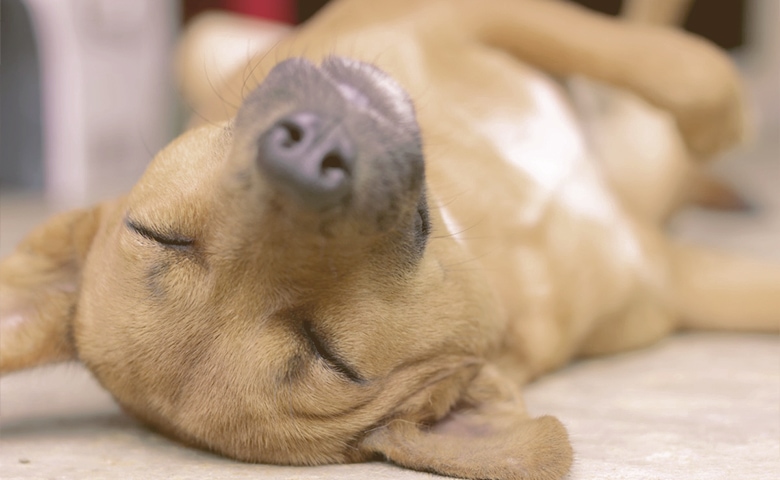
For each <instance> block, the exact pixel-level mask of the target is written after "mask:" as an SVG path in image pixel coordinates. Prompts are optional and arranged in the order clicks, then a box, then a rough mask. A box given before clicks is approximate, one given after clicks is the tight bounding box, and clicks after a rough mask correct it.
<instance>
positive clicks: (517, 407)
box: [361, 367, 572, 480]
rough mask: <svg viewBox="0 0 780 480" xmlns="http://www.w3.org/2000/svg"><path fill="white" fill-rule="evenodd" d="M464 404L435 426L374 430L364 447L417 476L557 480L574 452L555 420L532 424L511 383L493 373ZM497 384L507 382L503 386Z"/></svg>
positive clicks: (397, 423) (401, 424)
mask: <svg viewBox="0 0 780 480" xmlns="http://www.w3.org/2000/svg"><path fill="white" fill-rule="evenodd" d="M486 368H488V370H487V371H485V369H483V373H482V374H480V376H479V377H478V378H477V379H476V380H475V381H474V383H473V384H472V386H471V388H470V389H469V392H468V393H467V395H466V398H464V400H463V404H462V405H461V406H459V407H457V408H455V409H454V410H453V411H452V412H450V413H449V414H448V415H447V416H445V417H444V418H442V419H441V420H439V421H437V422H435V423H434V424H433V425H421V424H416V423H414V422H409V421H406V420H402V419H398V420H392V421H390V422H389V423H388V424H386V425H384V426H381V427H379V428H377V429H375V430H372V431H371V432H370V433H369V434H368V435H367V436H366V437H365V438H364V439H363V441H362V443H361V447H362V448H364V449H366V450H368V451H372V452H376V453H380V454H382V455H384V456H385V457H386V458H387V459H388V460H390V461H392V462H394V463H397V464H399V465H402V466H404V467H407V468H412V469H415V470H422V471H427V472H435V473H438V474H442V475H450V476H456V477H462V478H473V479H496V480H521V479H523V480H526V479H527V480H530V479H534V480H546V479H549V480H553V479H555V480H558V479H560V478H562V477H563V476H564V475H566V473H567V472H568V471H569V468H570V467H571V463H572V449H571V445H570V444H569V439H568V435H567V433H566V429H565V428H564V427H563V425H562V424H561V422H559V421H558V420H557V419H556V418H554V417H549V416H545V417H540V418H536V419H532V418H529V417H528V415H527V414H526V413H525V409H524V407H523V405H522V402H521V401H520V400H519V398H518V397H514V396H508V395H506V394H505V393H506V391H507V387H506V385H507V384H509V380H508V379H507V380H505V379H503V378H501V376H500V375H498V373H497V372H496V371H495V370H493V369H492V368H490V367H486ZM495 382H506V383H504V384H499V383H495Z"/></svg>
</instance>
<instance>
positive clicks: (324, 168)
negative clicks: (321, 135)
mask: <svg viewBox="0 0 780 480" xmlns="http://www.w3.org/2000/svg"><path fill="white" fill-rule="evenodd" d="M335 170H340V171H342V172H344V173H345V174H346V175H349V173H350V172H349V166H348V165H347V161H346V160H345V159H344V157H343V155H342V154H341V153H340V152H330V153H328V154H327V155H326V156H325V158H323V159H322V164H321V165H320V173H321V174H322V175H327V174H328V172H329V171H335Z"/></svg>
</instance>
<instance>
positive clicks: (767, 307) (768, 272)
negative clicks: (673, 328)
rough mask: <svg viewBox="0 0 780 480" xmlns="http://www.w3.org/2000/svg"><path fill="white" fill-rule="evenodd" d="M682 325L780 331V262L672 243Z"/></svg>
mask: <svg viewBox="0 0 780 480" xmlns="http://www.w3.org/2000/svg"><path fill="white" fill-rule="evenodd" d="M672 265H673V268H674V284H673V289H674V290H673V291H674V295H675V297H676V303H677V307H678V308H679V312H680V315H681V322H682V323H681V326H682V328H690V329H706V330H733V331H752V332H780V265H777V264H771V263H768V262H761V261H758V260H755V259H750V258H745V257H742V256H738V255H735V254H727V253H724V252H718V251H715V250H710V249H706V248H703V247H698V246H690V245H683V244H675V245H673V246H672Z"/></svg>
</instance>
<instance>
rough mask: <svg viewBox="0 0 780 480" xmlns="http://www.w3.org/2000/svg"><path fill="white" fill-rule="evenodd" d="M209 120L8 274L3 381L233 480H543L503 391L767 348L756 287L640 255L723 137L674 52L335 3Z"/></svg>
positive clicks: (771, 323) (657, 39) (598, 23)
mask: <svg viewBox="0 0 780 480" xmlns="http://www.w3.org/2000/svg"><path fill="white" fill-rule="evenodd" d="M333 55H338V56H333ZM543 72H547V73H543ZM548 73H549V74H553V75H558V76H562V77H569V76H575V75H582V76H587V77H590V78H591V79H595V80H599V81H601V82H603V83H604V84H607V85H610V86H612V87H610V88H606V87H599V86H596V85H591V84H587V85H582V84H581V85H580V86H578V87H576V88H575V89H574V90H576V91H577V92H579V93H576V94H572V93H571V92H570V91H568V90H567V89H566V88H564V87H563V86H561V85H560V84H558V83H557V82H556V81H554V80H553V79H552V78H550V76H548ZM256 85H259V87H257V88H255V86H256ZM617 88H621V89H622V90H617ZM220 96H221V98H222V100H224V103H220V106H219V109H218V110H215V111H211V112H209V111H206V112H204V114H206V115H207V116H210V117H211V118H213V115H214V114H221V113H224V116H225V117H226V118H229V119H230V120H229V121H226V122H224V123H217V124H208V125H206V126H203V127H200V128H197V129H194V130H191V131H189V132H187V133H185V134H184V135H183V136H182V137H181V138H179V139H178V140H176V141H175V142H173V143H172V144H171V145H170V146H169V147H167V148H166V149H165V150H163V151H162V152H161V153H160V154H159V155H158V156H157V157H156V158H155V160H154V162H153V163H152V165H151V166H150V167H149V169H148V170H147V172H146V174H145V175H144V177H143V178H142V179H141V181H140V182H139V183H138V185H137V186H136V187H135V188H134V189H133V190H132V192H131V193H130V194H129V195H128V196H126V197H122V198H119V199H117V200H114V201H111V202H107V203H104V204H101V205H98V206H96V207H95V208H93V209H90V210H84V211H76V212H71V213H66V214H64V215H61V216H58V217H56V218H54V219H52V220H51V221H50V222H48V223H47V224H45V225H43V226H42V227H40V228H39V229H38V230H36V231H35V232H33V233H32V234H31V235H30V236H29V237H28V238H27V239H26V240H25V241H24V243H22V244H21V245H20V246H19V248H18V249H17V251H16V252H15V253H14V254H13V255H11V256H10V257H9V258H7V259H5V260H4V262H3V263H2V277H1V279H0V280H1V283H0V287H1V288H2V292H1V293H2V296H0V301H1V302H2V304H1V307H2V337H1V339H2V350H0V370H1V371H2V372H9V371H14V370H18V369H22V368H28V367H33V366H36V365H40V364H43V363H47V362H56V361H65V360H71V359H78V360H80V361H82V362H83V363H84V364H85V365H86V366H87V367H89V368H90V370H91V371H92V372H93V373H94V374H95V376H96V377H97V378H98V379H99V381H100V382H101V383H102V384H103V385H104V386H105V388H107V389H108V390H109V391H110V392H111V393H112V394H113V395H114V397H115V398H116V399H117V401H118V402H119V403H120V404H121V405H122V406H123V407H124V408H125V409H127V410H128V411H129V412H131V413H132V414H134V415H136V416H137V417H139V418H140V419H142V420H144V421H146V422H147V423H149V424H150V425H152V426H154V427H156V428H158V429H159V430H161V431H163V432H165V433H167V434H169V435H170V436H173V437H175V438H177V439H179V440H181V441H183V442H186V443H188V444H191V445H194V446H198V447H202V448H206V449H210V450H213V451H216V452H219V453H221V454H224V455H227V456H230V457H234V458H237V459H241V460H247V461H253V462H270V463H282V464H318V463H327V462H355V461H363V460H366V459H370V458H373V457H375V456H377V455H380V456H383V457H385V458H388V459H389V460H391V461H393V462H396V463H398V464H400V465H404V466H407V467H410V468H415V469H420V470H426V471H434V472H438V473H443V474H449V475H457V476H462V477H469V478H505V479H557V478H560V477H562V476H563V475H565V473H566V472H567V471H568V469H569V466H570V464H571V461H572V452H571V448H570V446H569V442H568V440H567V435H566V431H565V429H564V428H563V426H562V425H561V424H560V422H558V421H557V420H556V419H554V418H552V417H541V418H537V419H532V418H529V416H528V415H527V414H526V412H525V410H524V407H523V404H522V400H521V398H520V393H519V388H520V387H521V386H522V384H523V383H524V382H527V381H528V380H529V379H532V378H534V377H536V376H538V375H540V374H542V373H544V372H546V371H549V370H551V369H554V368H557V367H559V366H561V365H563V364H565V363H566V362H568V361H569V360H570V359H572V358H574V357H576V356H578V355H586V354H596V353H599V354H600V353H609V352H615V351H620V350H625V349H630V348H636V347H639V346H642V345H646V344H648V343H651V342H653V341H655V340H657V339H659V338H661V337H663V336H664V335H667V334H669V333H670V332H673V331H674V330H676V329H678V328H690V327H696V328H719V329H733V330H751V331H767V332H770V331H771V332H775V331H777V329H778V322H780V298H778V296H777V295H776V292H777V289H778V286H780V269H777V268H773V267H769V266H765V265H762V264H760V263H757V262H752V261H750V260H747V259H742V258H734V257H730V256H728V255H724V254H720V253H715V252H709V251H705V250H703V249H700V248H697V247H691V246H683V245H680V244H678V243H677V242H675V241H674V240H673V239H670V238H668V236H667V235H665V234H664V231H663V226H662V223H663V219H664V218H666V216H667V215H668V214H669V213H670V211H671V209H672V208H673V207H674V206H675V205H677V203H678V199H679V196H680V195H681V193H680V192H681V189H682V188H683V187H684V185H685V182H686V176H687V175H689V174H690V172H691V171H692V169H693V168H694V166H695V165H696V162H698V161H699V160H700V159H703V158H706V157H708V156H710V155H711V154H713V153H714V152H717V151H719V150H720V149H722V148H724V147H727V146H729V145H730V144H732V143H733V142H734V141H735V140H737V139H738V138H739V137H740V136H741V135H742V128H743V118H742V103H741V102H742V99H741V97H740V91H739V85H738V79H737V77H736V75H735V72H734V71H733V69H732V67H731V65H730V64H729V62H728V61H727V60H726V59H725V58H724V57H723V55H721V54H720V53H719V52H717V51H716V50H715V49H713V48H712V47H711V46H709V45H707V44H705V43H703V42H701V41H699V40H696V39H693V38H690V37H687V36H685V35H683V34H680V33H677V32H674V31H671V30H667V29H661V28H653V27H649V26H640V25H629V24H625V23H620V22H616V21H613V20H609V19H606V18H602V17H600V16H596V15H593V14H590V13H588V12H585V11H582V10H580V9H578V8H575V7H571V6H567V5H561V4H557V3H554V2H537V1H532V0H528V1H517V0H494V1H492V2H490V3H488V4H486V3H485V2H473V1H467V0H463V1H449V2H447V1H426V2H415V1H412V0H407V1H400V0H393V1H387V2H366V1H364V0H345V1H342V2H340V3H337V4H335V5H333V6H332V7H329V8H328V9H327V10H326V11H325V12H324V13H322V14H321V15H320V16H319V17H317V18H316V19H315V20H314V21H312V22H310V23H309V24H307V25H306V26H305V27H303V28H302V29H300V30H298V31H296V32H295V33H294V35H292V36H290V37H289V38H286V39H285V40H283V41H282V42H280V43H279V44H278V45H277V46H276V47H275V48H274V50H273V51H272V52H270V53H268V54H267V55H264V56H261V57H259V58H257V59H255V60H254V61H252V62H251V63H250V65H248V66H247V68H246V69H245V70H244V71H242V72H241V74H240V75H237V76H236V78H235V79H233V80H232V81H228V82H227V83H226V84H225V87H224V89H223V90H221V91H220ZM572 99H576V101H573V100H572ZM594 99H595V100H598V102H597V103H596V104H595V105H596V107H598V108H593V105H594V103H593V102H592V100H594ZM231 104H235V107H236V108H238V107H239V105H240V108H238V111H237V113H236V112H235V111H233V110H231V107H230V105H231ZM650 105H654V106H650ZM234 114H235V118H233V117H234ZM618 119H620V121H618ZM637 126H639V127H641V128H639V129H637V128H636V127H637Z"/></svg>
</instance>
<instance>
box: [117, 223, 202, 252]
mask: <svg viewBox="0 0 780 480" xmlns="http://www.w3.org/2000/svg"><path fill="white" fill-rule="evenodd" d="M125 225H127V227H128V228H129V229H130V230H132V231H133V232H135V233H137V234H138V235H141V236H142V237H144V238H148V239H149V240H152V241H155V242H157V243H159V244H161V245H164V246H166V247H171V248H178V249H184V248H188V247H191V246H192V245H193V244H194V243H195V240H193V239H192V238H188V237H180V236H174V235H169V234H168V235H164V234H161V233H160V232H158V231H155V230H152V229H150V228H147V227H144V226H142V225H139V224H137V223H135V222H134V221H132V220H130V219H129V218H125Z"/></svg>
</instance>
